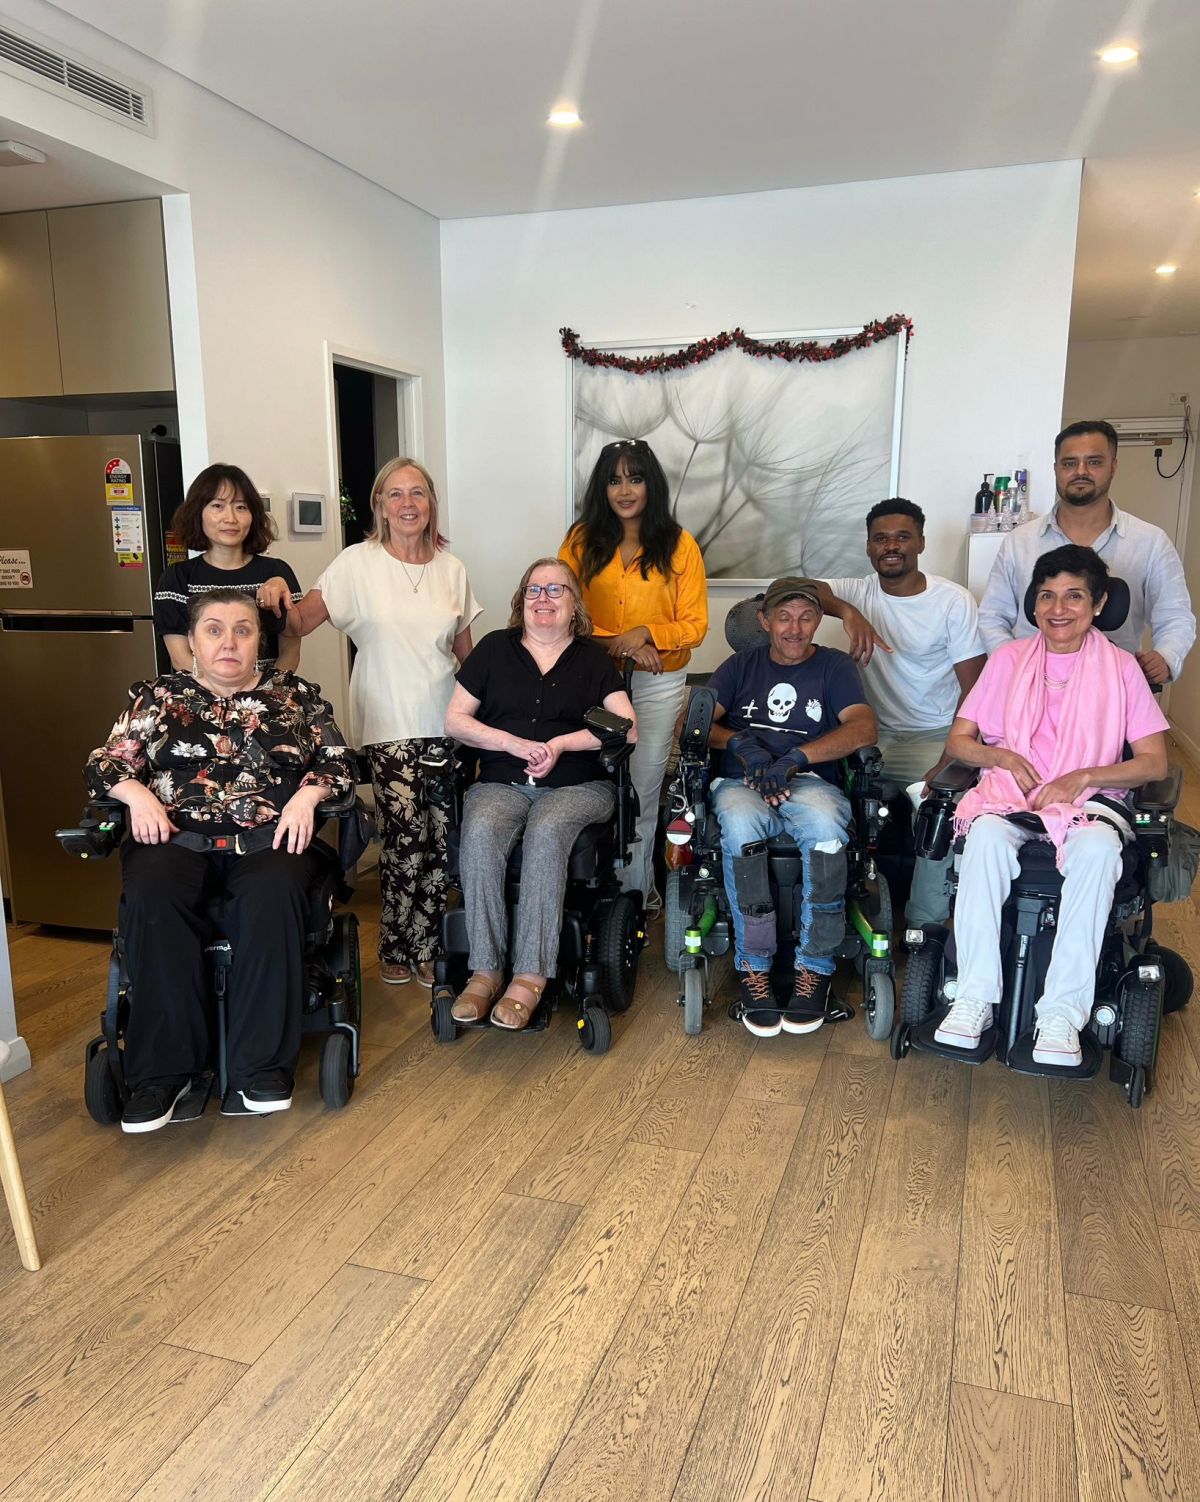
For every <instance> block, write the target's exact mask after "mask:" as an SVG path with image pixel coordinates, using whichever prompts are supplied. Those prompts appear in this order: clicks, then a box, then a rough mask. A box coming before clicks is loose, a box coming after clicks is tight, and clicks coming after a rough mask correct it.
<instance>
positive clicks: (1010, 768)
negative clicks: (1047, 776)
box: [996, 750, 1042, 797]
mask: <svg viewBox="0 0 1200 1502" xmlns="http://www.w3.org/2000/svg"><path fill="white" fill-rule="evenodd" d="M996 765H997V766H998V767H1003V768H1004V770H1005V771H1006V772H1011V773H1012V775H1013V776H1014V777H1015V778H1016V780H1017V786H1018V787H1019V788H1020V789H1021V791H1022V792H1023V793H1024V794H1025V795H1026V797H1028V795H1029V794H1030V793H1032V792H1033V790H1034V788H1035V787H1037V785H1038V784H1039V783H1040V782H1041V780H1042V779H1041V777H1040V775H1039V774H1038V773H1037V771H1036V770H1035V769H1034V767H1033V766H1032V764H1031V763H1030V762H1028V761H1026V759H1025V758H1024V757H1023V756H1022V755H1021V754H1020V752H1019V751H1008V750H1004V751H1003V752H1002V753H1001V754H1000V755H999V756H998V757H997V759H996Z"/></svg>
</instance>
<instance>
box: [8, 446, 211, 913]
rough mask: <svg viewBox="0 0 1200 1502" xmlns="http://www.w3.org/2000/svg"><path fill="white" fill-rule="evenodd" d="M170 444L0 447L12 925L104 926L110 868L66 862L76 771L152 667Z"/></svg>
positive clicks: (113, 894)
mask: <svg viewBox="0 0 1200 1502" xmlns="http://www.w3.org/2000/svg"><path fill="white" fill-rule="evenodd" d="M180 499H181V476H180V464H179V448H178V445H176V444H166V443H161V444H160V443H154V442H150V441H148V440H146V439H143V438H140V437H136V436H134V437H129V436H122V437H116V438H113V437H92V436H88V437H62V438H5V439H0V695H2V708H0V793H2V795H3V799H4V822H5V826H6V830H7V836H8V855H9V873H10V881H11V886H12V891H11V894H10V895H11V899H12V911H13V917H14V918H16V919H17V920H19V921H22V922H28V923H58V924H65V925H68V926H71V927H77V928H108V927H111V926H112V924H113V922H114V921H115V918H116V911H117V897H118V895H119V893H120V887H121V882H120V870H119V862H118V861H117V860H116V859H110V860H108V861H104V862H90V861H81V860H78V859H77V858H75V857H72V856H68V855H67V854H66V853H65V852H64V851H63V850H62V849H61V848H60V847H59V845H58V843H57V841H56V840H55V838H54V831H55V829H56V828H60V827H62V826H65V825H71V824H75V823H77V822H78V819H79V815H80V813H81V811H82V808H83V802H84V797H85V793H84V784H83V775H82V772H83V764H84V762H85V761H86V759H87V756H88V753H89V752H90V751H91V750H92V748H93V747H94V746H98V745H100V744H101V743H102V742H103V741H104V740H105V739H106V738H107V736H108V733H109V730H110V729H111V728H112V723H113V721H114V720H115V719H116V717H117V714H118V713H119V712H120V711H121V709H122V708H124V706H125V704H126V703H127V702H128V693H129V686H130V684H132V683H134V682H135V681H136V680H137V679H139V678H152V677H154V675H155V673H156V672H158V671H159V663H160V661H162V662H163V663H164V665H165V659H160V657H159V652H160V651H161V648H160V647H158V646H157V644H156V642H155V636H154V622H153V593H154V585H155V583H156V582H157V579H158V575H159V573H160V571H161V569H162V567H163V532H164V523H163V518H164V517H166V518H167V519H168V520H169V518H170V516H171V515H172V513H173V511H174V509H175V507H176V506H177V505H178V503H179V501H180Z"/></svg>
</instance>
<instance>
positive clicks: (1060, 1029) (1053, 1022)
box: [1033, 1017, 1083, 1069]
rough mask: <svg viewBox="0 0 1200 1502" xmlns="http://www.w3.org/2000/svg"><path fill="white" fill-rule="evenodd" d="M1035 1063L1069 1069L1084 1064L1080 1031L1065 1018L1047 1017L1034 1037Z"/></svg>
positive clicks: (1040, 1023)
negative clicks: (1080, 1044)
mask: <svg viewBox="0 0 1200 1502" xmlns="http://www.w3.org/2000/svg"><path fill="white" fill-rule="evenodd" d="M1033 1062H1034V1063H1035V1064H1058V1065H1060V1066H1061V1067H1063V1068H1066V1069H1069V1068H1071V1067H1072V1066H1073V1065H1078V1064H1082V1063H1083V1050H1082V1049H1081V1048H1080V1046H1079V1033H1078V1030H1077V1029H1076V1028H1075V1027H1073V1026H1072V1025H1071V1023H1070V1022H1068V1021H1067V1019H1066V1018H1065V1017H1047V1019H1046V1020H1045V1022H1039V1023H1038V1025H1037V1031H1036V1032H1035V1033H1034V1035H1033Z"/></svg>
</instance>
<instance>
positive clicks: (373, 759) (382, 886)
mask: <svg viewBox="0 0 1200 1502" xmlns="http://www.w3.org/2000/svg"><path fill="white" fill-rule="evenodd" d="M428 744H429V742H428V741H426V740H419V739H417V740H407V741H381V742H379V743H378V744H377V745H374V746H367V747H365V748H364V749H365V750H366V753H367V757H368V759H369V761H370V763H371V782H372V784H373V786H374V788H375V811H376V817H377V818H378V821H379V833H380V839H381V841H382V845H383V849H382V851H381V852H380V856H379V890H380V897H381V899H382V903H381V911H380V915H379V958H380V960H381V961H382V963H383V964H385V965H415V964H417V963H419V962H420V961H422V960H432V959H433V957H434V955H435V954H436V953H437V951H438V948H439V945H440V940H441V935H440V924H441V918H442V912H443V910H444V909H445V906H446V812H445V810H444V809H441V808H434V807H432V806H431V805H430V804H428V803H427V802H426V801H425V795H424V790H423V788H422V784H421V773H420V768H419V767H418V766H417V761H418V759H419V757H420V756H421V754H422V752H423V751H424V750H425V748H426V746H427V745H428Z"/></svg>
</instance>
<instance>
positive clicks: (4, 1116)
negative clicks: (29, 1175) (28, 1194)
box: [0, 1089, 42, 1273]
mask: <svg viewBox="0 0 1200 1502" xmlns="http://www.w3.org/2000/svg"><path fill="white" fill-rule="evenodd" d="M0 1180H3V1183H4V1198H5V1199H6V1200H7V1201H8V1213H9V1216H10V1218H11V1219H12V1225H13V1231H14V1232H15V1233H16V1238H17V1250H18V1251H19V1252H20V1254H21V1265H22V1266H23V1267H27V1268H28V1269H29V1271H30V1272H31V1273H35V1272H37V1270H38V1268H39V1267H41V1265H42V1260H41V1258H40V1257H39V1256H38V1249H37V1241H36V1239H35V1238H34V1234H33V1217H32V1216H31V1215H30V1213H29V1201H28V1200H27V1199H26V1198H25V1181H24V1179H22V1177H21V1165H20V1164H19V1163H18V1162H17V1145H16V1143H15V1142H14V1141H13V1134H12V1123H11V1122H10V1121H9V1119H8V1107H7V1106H6V1105H5V1103H4V1091H3V1089H0Z"/></svg>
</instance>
